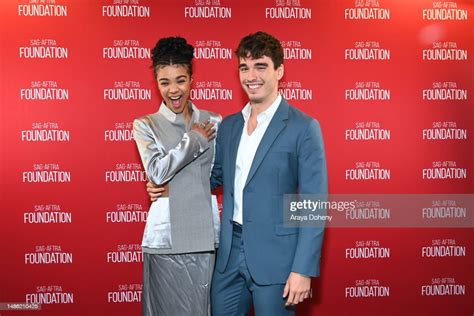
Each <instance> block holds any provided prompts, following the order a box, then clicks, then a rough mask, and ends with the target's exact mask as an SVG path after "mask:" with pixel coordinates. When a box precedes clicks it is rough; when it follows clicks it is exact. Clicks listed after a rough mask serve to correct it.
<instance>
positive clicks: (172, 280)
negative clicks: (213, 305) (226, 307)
mask: <svg viewBox="0 0 474 316" xmlns="http://www.w3.org/2000/svg"><path fill="white" fill-rule="evenodd" d="M214 260H215V254H214V252H203V253H189V254H177V255H174V254H173V255H161V254H160V255H156V254H149V253H144V254H143V290H142V295H143V296H142V315H143V316H186V315H192V316H208V315H210V289H211V281H212V272H213V270H214Z"/></svg>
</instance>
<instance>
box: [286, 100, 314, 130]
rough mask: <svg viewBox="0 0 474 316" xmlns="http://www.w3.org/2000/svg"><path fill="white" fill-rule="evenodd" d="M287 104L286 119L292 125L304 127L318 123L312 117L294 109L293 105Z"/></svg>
mask: <svg viewBox="0 0 474 316" xmlns="http://www.w3.org/2000/svg"><path fill="white" fill-rule="evenodd" d="M287 104H288V119H289V120H290V121H292V122H293V123H296V124H302V125H303V126H306V125H307V124H311V122H313V121H315V122H316V123H318V121H317V120H316V119H315V118H314V117H312V116H309V115H308V114H306V113H305V112H303V111H301V110H300V109H298V108H296V107H295V106H294V105H291V104H289V103H287Z"/></svg>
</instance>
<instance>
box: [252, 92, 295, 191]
mask: <svg viewBox="0 0 474 316" xmlns="http://www.w3.org/2000/svg"><path fill="white" fill-rule="evenodd" d="M288 110H289V105H288V103H287V102H286V101H285V99H282V100H281V103H280V105H279V107H278V109H277V111H276V112H275V114H274V115H273V118H272V120H271V122H270V124H269V125H268V127H267V130H266V131H265V134H264V135H263V138H262V140H261V141H260V144H259V145H258V148H257V152H256V153H255V157H254V158H253V162H252V166H251V167H250V171H249V175H248V177H247V181H246V182H245V186H247V184H248V183H249V182H250V180H252V178H253V176H254V175H255V172H257V169H258V167H259V166H260V164H261V163H262V161H263V158H265V156H266V154H267V152H268V150H269V149H270V146H271V145H272V144H273V142H274V141H275V139H276V138H277V136H278V135H279V134H280V132H281V131H282V130H283V129H284V128H285V126H286V123H287V122H286V121H287V120H288Z"/></svg>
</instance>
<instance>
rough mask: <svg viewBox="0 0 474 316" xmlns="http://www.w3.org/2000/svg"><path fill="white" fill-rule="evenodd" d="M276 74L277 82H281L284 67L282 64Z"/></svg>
mask: <svg viewBox="0 0 474 316" xmlns="http://www.w3.org/2000/svg"><path fill="white" fill-rule="evenodd" d="M276 72H277V78H278V80H281V78H282V77H283V75H284V74H285V66H283V64H281V65H280V67H278V68H277V70H276Z"/></svg>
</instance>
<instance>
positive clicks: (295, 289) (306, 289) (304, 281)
mask: <svg viewBox="0 0 474 316" xmlns="http://www.w3.org/2000/svg"><path fill="white" fill-rule="evenodd" d="M310 291H311V278H310V277H307V276H304V275H301V274H299V273H296V272H291V273H290V276H289V277H288V280H287V281H286V285H285V289H284V290H283V297H286V298H287V300H286V304H285V305H286V306H290V305H296V304H298V303H301V302H303V301H304V300H305V299H307V298H308V297H309V296H310Z"/></svg>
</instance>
